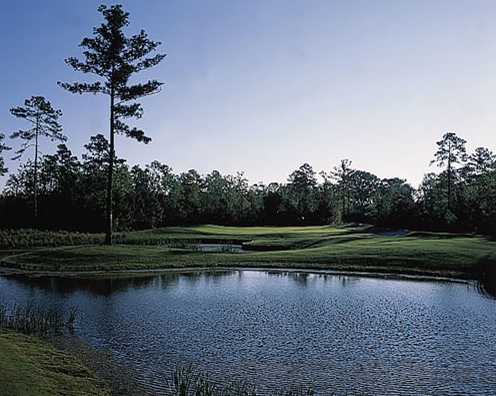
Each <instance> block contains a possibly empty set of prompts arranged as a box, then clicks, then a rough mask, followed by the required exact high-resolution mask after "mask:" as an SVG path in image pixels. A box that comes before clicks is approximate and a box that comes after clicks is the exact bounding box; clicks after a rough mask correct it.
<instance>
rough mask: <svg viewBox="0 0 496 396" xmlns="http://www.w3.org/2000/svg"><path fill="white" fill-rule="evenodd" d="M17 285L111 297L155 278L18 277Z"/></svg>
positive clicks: (146, 284) (57, 291)
mask: <svg viewBox="0 0 496 396" xmlns="http://www.w3.org/2000/svg"><path fill="white" fill-rule="evenodd" d="M10 278H11V279H13V280H15V282H16V283H18V284H20V285H22V286H23V287H25V288H31V289H32V288H37V289H41V290H45V291H50V292H53V293H57V294H62V295H65V294H72V293H75V292H78V291H85V292H88V293H90V294H92V295H98V296H109V295H110V294H112V293H113V292H116V291H122V290H127V289H129V288H144V287H148V286H149V285H150V284H151V283H152V282H153V280H154V277H153V276H149V277H138V278H107V279H101V278H83V279H72V278H45V277H43V278H27V277H22V276H16V277H15V278H12V277H10Z"/></svg>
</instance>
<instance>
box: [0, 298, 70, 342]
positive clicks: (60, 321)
mask: <svg viewBox="0 0 496 396" xmlns="http://www.w3.org/2000/svg"><path fill="white" fill-rule="evenodd" d="M76 319H77V310H76V308H71V309H69V311H68V312H67V314H63V313H61V312H60V311H58V310H55V309H51V308H44V307H41V306H37V305H34V304H25V305H18V304H14V305H12V306H7V305H6V304H3V303H0V329H8V330H14V331H16V332H19V333H23V334H28V335H37V336H40V337H47V336H51V335H60V334H63V333H64V331H65V330H67V331H69V332H71V333H72V332H73V331H74V326H75V322H76Z"/></svg>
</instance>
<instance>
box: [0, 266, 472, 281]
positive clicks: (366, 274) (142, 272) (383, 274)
mask: <svg viewBox="0 0 496 396" xmlns="http://www.w3.org/2000/svg"><path fill="white" fill-rule="evenodd" d="M260 264H262V263H260ZM285 264H286V265H287V264H288V263H285ZM225 271H251V272H257V271H258V272H279V273H288V272H289V273H301V274H316V275H335V276H351V277H357V278H376V279H390V280H411V281H427V282H453V283H460V284H473V283H475V282H478V281H479V279H478V278H477V277H475V276H470V275H475V274H472V273H466V272H450V273H447V272H446V271H444V273H443V272H442V271H439V272H438V273H436V272H434V271H411V272H406V271H397V272H394V271H389V272H388V271H360V270H356V269H350V270H346V269H336V268H326V269H319V268H305V267H280V266H267V265H257V263H254V265H248V266H247V265H239V266H237V265H229V266H215V267H212V266H197V267H174V268H156V269H136V270H111V271H28V270H21V269H17V268H9V267H0V276H5V277H24V278H60V279H64V278H65V279H113V278H124V279H126V278H139V277H148V276H155V275H161V274H167V273H192V272H225Z"/></svg>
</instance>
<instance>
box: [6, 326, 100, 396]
mask: <svg viewBox="0 0 496 396" xmlns="http://www.w3.org/2000/svg"><path fill="white" fill-rule="evenodd" d="M0 356H1V357H2V358H1V359H0V394H1V395H9V396H30V395H33V396H35V395H36V396H44V395H46V396H52V395H110V392H109V390H108V389H107V388H106V385H105V384H104V383H102V382H101V381H99V380H98V379H96V377H95V376H94V374H93V373H92V372H91V371H90V370H89V369H87V368H86V367H85V366H84V365H83V364H82V363H81V362H79V360H78V359H76V358H75V357H74V356H71V355H68V354H66V353H63V352H60V351H58V350H56V349H55V348H54V347H52V346H51V345H50V344H48V343H47V342H45V341H43V340H40V339H38V338H35V337H31V336H26V335H20V334H17V333H13V332H10V331H1V330H0Z"/></svg>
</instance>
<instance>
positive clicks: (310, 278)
mask: <svg viewBox="0 0 496 396" xmlns="http://www.w3.org/2000/svg"><path fill="white" fill-rule="evenodd" d="M267 274H268V275H270V276H276V277H287V278H289V279H291V280H293V281H295V282H296V283H297V284H298V285H300V286H308V285H309V284H310V283H314V282H316V281H321V282H323V283H324V284H328V283H336V282H338V283H339V284H340V285H341V286H342V287H346V286H350V285H352V284H356V283H358V282H359V281H360V278H359V277H356V276H348V275H339V274H323V273H318V272H295V271H267Z"/></svg>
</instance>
